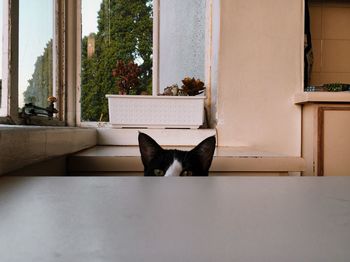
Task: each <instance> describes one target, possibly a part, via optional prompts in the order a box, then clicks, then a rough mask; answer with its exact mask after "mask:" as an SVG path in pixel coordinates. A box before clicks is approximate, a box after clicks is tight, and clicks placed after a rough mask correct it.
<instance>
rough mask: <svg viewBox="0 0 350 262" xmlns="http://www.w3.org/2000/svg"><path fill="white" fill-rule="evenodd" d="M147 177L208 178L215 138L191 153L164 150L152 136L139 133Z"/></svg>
mask: <svg viewBox="0 0 350 262" xmlns="http://www.w3.org/2000/svg"><path fill="white" fill-rule="evenodd" d="M138 140H139V147H140V152H141V159H142V163H143V166H144V175H145V176H208V172H209V168H210V165H211V162H212V160H213V155H214V151H215V143H216V140H215V136H211V137H208V138H206V139H205V140H203V141H202V142H201V143H199V144H198V145H197V146H196V147H195V148H193V149H192V150H190V151H181V150H176V149H163V148H162V147H161V146H160V145H158V143H157V142H156V141H154V140H153V139H152V138H151V137H150V136H148V135H146V134H144V133H139V137H138Z"/></svg>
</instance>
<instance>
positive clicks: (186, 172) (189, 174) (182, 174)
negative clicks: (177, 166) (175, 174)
mask: <svg viewBox="0 0 350 262" xmlns="http://www.w3.org/2000/svg"><path fill="white" fill-rule="evenodd" d="M180 176H192V171H190V170H184V171H183V172H182V173H181V175H180Z"/></svg>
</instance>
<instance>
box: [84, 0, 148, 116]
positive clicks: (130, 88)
mask: <svg viewBox="0 0 350 262" xmlns="http://www.w3.org/2000/svg"><path fill="white" fill-rule="evenodd" d="M152 9H153V3H152V1H151V0H133V1H130V0H82V54H81V56H82V61H81V62H82V72H81V118H82V120H83V121H99V120H103V121H107V120H108V105H107V99H106V98H105V95H106V94H118V93H120V94H126V93H127V94H133V95H138V94H151V93H152V27H153V14H152ZM117 63H118V64H119V67H118V68H119V69H121V68H122V67H123V68H124V67H126V69H127V70H131V69H133V70H135V71H136V72H138V73H137V74H136V76H134V77H131V78H130V77H129V76H128V77H127V78H126V79H127V80H126V81H125V79H124V78H123V79H124V82H123V83H122V81H121V79H122V77H123V76H124V75H123V74H122V73H121V70H116V69H117V68H116V67H117ZM129 63H131V64H129ZM132 63H135V64H137V65H138V66H137V67H136V66H135V65H132ZM135 67H136V68H135ZM124 69H125V68H124ZM118 72H119V73H118ZM124 73H125V72H124ZM133 83H134V84H133ZM125 86H127V88H125Z"/></svg>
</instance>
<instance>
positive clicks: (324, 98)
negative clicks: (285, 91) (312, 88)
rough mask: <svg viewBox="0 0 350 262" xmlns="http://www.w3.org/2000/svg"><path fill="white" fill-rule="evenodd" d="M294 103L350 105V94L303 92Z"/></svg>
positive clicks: (296, 97)
mask: <svg viewBox="0 0 350 262" xmlns="http://www.w3.org/2000/svg"><path fill="white" fill-rule="evenodd" d="M294 103H295V104H297V105H302V104H306V103H350V92H349V91H344V92H302V93H297V94H296V95H295V96H294Z"/></svg>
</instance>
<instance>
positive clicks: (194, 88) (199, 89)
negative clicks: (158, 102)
mask: <svg viewBox="0 0 350 262" xmlns="http://www.w3.org/2000/svg"><path fill="white" fill-rule="evenodd" d="M182 83H183V85H182V86H181V88H179V86H178V85H177V84H174V85H171V86H168V87H166V88H165V89H164V92H163V94H159V95H163V96H196V95H200V94H202V93H203V92H204V91H205V86H204V82H202V81H201V80H200V79H195V78H194V77H193V78H191V77H185V78H184V79H183V80H182Z"/></svg>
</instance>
